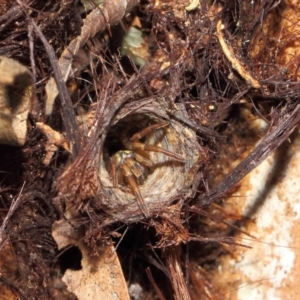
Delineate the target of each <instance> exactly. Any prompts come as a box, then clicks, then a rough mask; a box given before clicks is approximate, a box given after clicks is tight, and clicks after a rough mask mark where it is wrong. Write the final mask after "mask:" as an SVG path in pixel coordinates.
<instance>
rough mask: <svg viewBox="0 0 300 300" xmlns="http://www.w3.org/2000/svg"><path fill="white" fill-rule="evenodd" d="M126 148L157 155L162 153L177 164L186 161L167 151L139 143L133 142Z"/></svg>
mask: <svg viewBox="0 0 300 300" xmlns="http://www.w3.org/2000/svg"><path fill="white" fill-rule="evenodd" d="M128 147H130V149H131V150H142V151H153V152H157V153H163V154H165V155H167V156H169V157H171V158H173V159H175V160H177V161H179V162H186V160H185V159H184V158H183V157H181V156H180V155H178V154H176V153H174V152H171V151H168V150H166V149H164V148H161V147H157V146H153V145H147V144H143V143H140V142H133V143H131V144H130V145H128Z"/></svg>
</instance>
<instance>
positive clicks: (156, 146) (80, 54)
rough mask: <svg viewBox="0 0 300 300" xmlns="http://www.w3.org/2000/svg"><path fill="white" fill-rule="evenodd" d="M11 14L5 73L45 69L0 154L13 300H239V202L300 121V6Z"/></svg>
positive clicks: (67, 3) (40, 7) (0, 232)
mask: <svg viewBox="0 0 300 300" xmlns="http://www.w3.org/2000/svg"><path fill="white" fill-rule="evenodd" d="M4 3H5V5H2V6H0V11H1V15H0V32H1V37H0V55H1V56H3V58H1V62H3V61H10V62H13V64H16V62H15V61H18V62H19V63H21V64H22V65H24V66H26V68H28V69H29V70H30V71H28V70H27V69H26V68H25V67H24V70H25V71H24V73H25V74H26V78H27V79H26V85H25V87H24V85H20V84H18V81H16V80H14V89H15V90H18V92H17V95H18V97H20V99H18V100H20V101H21V100H22V99H24V97H25V102H26V104H24V106H22V111H21V112H20V113H19V112H14V111H13V109H12V107H11V105H10V104H9V101H2V102H3V103H1V105H2V107H3V109H2V112H1V114H2V115H3V116H5V117H7V116H8V117H9V118H8V119H7V121H2V119H1V123H0V125H1V127H2V128H1V129H3V128H5V132H8V131H9V130H11V127H12V122H14V121H11V120H12V119H11V117H16V119H17V120H18V122H20V121H22V122H23V123H22V124H24V123H25V120H26V121H27V124H26V126H25V127H24V126H23V127H22V137H18V138H13V139H10V141H9V142H8V143H7V144H9V145H18V146H22V147H12V146H7V145H1V147H0V151H1V156H0V176H1V186H0V200H1V201H0V207H1V209H0V218H1V220H2V226H1V229H0V250H1V251H0V257H1V259H0V261H3V262H4V261H6V262H11V263H1V264H0V286H1V289H3V291H5V293H7V296H6V298H5V299H14V298H15V299H76V298H77V299H88V298H84V297H86V296H85V295H86V294H87V293H89V288H90V289H91V291H90V292H91V293H92V292H93V293H96V295H94V296H93V298H95V297H99V295H100V294H99V293H100V292H97V291H98V290H97V288H99V289H100V290H101V289H102V290H105V293H106V292H107V295H110V296H107V297H108V298H109V297H112V296H111V295H113V294H114V295H120V296H119V298H120V299H129V297H131V299H139V298H143V299H146V298H147V299H158V298H159V299H199V298H201V299H218V298H220V299H224V293H223V291H222V290H220V289H221V286H224V284H221V285H218V283H217V282H216V281H214V277H213V274H214V270H216V269H217V267H218V261H219V259H220V257H222V255H224V254H230V253H231V250H232V249H233V248H234V247H243V246H244V247H245V245H243V243H241V242H239V241H238V240H236V239H235V238H234V232H236V231H238V232H241V233H243V234H248V233H247V232H245V231H243V230H242V229H240V228H239V224H238V223H237V221H241V219H242V216H240V215H238V214H235V213H234V212H229V211H226V210H225V209H224V208H223V207H224V206H225V204H226V198H227V197H230V195H231V194H232V193H233V192H234V190H235V189H238V187H239V182H240V180H241V179H242V178H243V177H244V176H245V175H246V174H248V173H249V172H250V171H251V170H253V169H254V168H255V167H256V166H258V165H259V164H260V163H261V162H262V161H263V160H264V159H266V158H267V157H268V155H269V154H270V153H272V152H273V151H274V150H276V149H277V148H278V147H279V146H280V145H281V144H282V143H283V142H284V141H285V140H287V139H288V138H289V136H290V135H291V133H292V132H293V130H294V129H295V127H296V126H297V124H298V122H299V121H300V104H299V101H298V98H299V87H300V85H299V83H298V81H297V79H298V77H297V74H298V68H297V67H296V62H297V61H298V60H297V59H298V56H299V54H298V48H297V47H294V48H293V47H292V44H295V45H296V46H297V42H296V40H297V38H296V36H297V34H296V33H294V32H292V31H289V35H290V37H285V36H284V35H282V34H279V37H280V38H275V36H277V35H275V33H274V32H273V25H272V24H274V20H276V22H277V20H279V19H280V18H282V20H287V19H288V20H290V21H287V22H284V21H282V20H281V22H279V23H278V24H280V25H279V26H280V28H281V30H280V32H283V31H284V30H285V29H284V28H285V26H288V27H289V28H290V25H291V24H294V23H295V22H294V21H293V20H294V16H292V10H291V9H290V7H289V5H290V4H289V1H287V0H286V1H272V0H265V1H256V2H253V1H252V2H250V1H229V0H228V1H227V0H226V1H217V2H212V1H209V0H202V1H177V0H173V1H156V0H153V1H152V0H151V1H137V0H128V1H125V0H124V1H108V0H107V1H100V3H99V1H86V0H85V1H83V0H82V1H75V0H74V1H73V0H64V1H63V0H55V1H50V0H47V1H38V0H20V1H4ZM276 22H275V23H276ZM289 30H290V29H289ZM295 30H296V31H297V27H295ZM277 32H279V31H277ZM284 38H287V39H286V40H285V41H283V40H284ZM276 39H277V40H276ZM286 45H288V47H289V49H288V50H286V48H285V46H286ZM270 49H272V51H270ZM274 53H277V54H278V56H276V55H275V54H274ZM284 53H287V54H286V55H287V56H289V57H290V56H291V53H293V60H292V62H291V63H289V62H290V61H291V60H290V58H287V57H286V56H285V54H284ZM279 54H280V55H282V56H280V55H279ZM274 55H275V56H274ZM19 63H18V66H19ZM0 67H1V64H0ZM22 68H23V67H22ZM2 81H3V80H1V85H2ZM23 82H25V81H23ZM15 84H17V85H18V86H17V87H15ZM20 87H21V91H19V89H20ZM18 97H17V98H18ZM4 102H5V103H4ZM4 106H5V107H4ZM19 114H22V116H21V118H20V117H19ZM249 116H251V118H249ZM250 119H251V120H253V119H257V120H263V121H262V122H261V123H260V124H262V123H263V124H264V126H265V127H267V129H266V130H260V129H259V130H256V129H254V126H253V122H252V121H250ZM258 123H259V122H258ZM153 128H154V129H153ZM152 129H153V130H152ZM26 133H27V135H26ZM141 133H143V134H141ZM5 134H6V133H5ZM139 134H140V136H139ZM25 135H26V140H25V139H24V137H25ZM245 137H246V138H245ZM0 139H1V140H4V138H2V136H1V137H0ZM256 143H257V145H256ZM255 145H256V146H255ZM114 159H119V161H118V164H115V165H114V164H113V163H112V161H113V160H114ZM236 161H239V162H240V163H239V164H238V165H237V166H234V167H233V162H236ZM126 170H127V171H126ZM128 170H129V171H128ZM125 171H126V172H125ZM113 249H115V250H113ZM76 253H77V254H76ZM68 257H70V259H69V258H68ZM118 259H119V260H120V263H121V264H119V262H118ZM110 260H111V261H113V265H110V263H108V261H110ZM120 266H122V269H121V267H120ZM93 268H95V269H97V268H98V270H94V269H93ZM101 268H103V270H104V269H105V270H106V271H107V270H111V269H113V268H114V271H111V272H110V271H108V272H107V277H105V276H103V275H101V276H100V275H99V272H102V271H100V270H102V269H101ZM71 269H73V270H74V269H75V270H77V271H71ZM103 272H104V271H103ZM116 274H117V275H116ZM81 276H83V277H84V278H85V280H86V281H84V282H85V283H84V282H83V280H81V279H80V278H81ZM83 277H82V278H83ZM104 277H105V278H104ZM95 278H96V279H95ZM116 278H118V280H119V281H118V282H119V283H116V281H114V280H115V279H116ZM105 280H106V281H105ZM224 280H225V279H224ZM91 282H92V284H93V285H95V286H93V287H92V288H91ZM109 282H113V283H114V284H111V285H110V284H109ZM126 283H127V285H128V290H126ZM96 286H97V287H96ZM82 291H84V292H83V294H84V296H82ZM5 293H3V295H4V294H5ZM5 295H6V294H5ZM90 295H92V294H90ZM121 295H123V296H121ZM103 297H105V296H103Z"/></svg>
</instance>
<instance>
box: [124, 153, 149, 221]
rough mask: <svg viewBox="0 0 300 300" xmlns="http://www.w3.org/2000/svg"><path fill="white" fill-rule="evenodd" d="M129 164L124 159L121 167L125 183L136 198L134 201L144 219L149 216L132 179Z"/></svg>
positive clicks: (136, 185)
mask: <svg viewBox="0 0 300 300" xmlns="http://www.w3.org/2000/svg"><path fill="white" fill-rule="evenodd" d="M129 164H130V162H128V160H127V159H125V161H124V164H123V165H122V169H123V173H124V176H125V177H126V179H127V182H128V184H129V185H130V187H131V190H132V193H133V194H134V195H135V196H136V199H137V202H138V205H139V207H140V209H141V211H142V212H143V214H144V215H145V217H148V216H149V212H148V209H147V207H146V204H145V201H144V199H143V196H142V194H141V191H140V189H139V187H138V184H137V182H136V181H135V179H134V176H133V173H132V171H131V170H130V166H129Z"/></svg>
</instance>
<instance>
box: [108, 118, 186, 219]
mask: <svg viewBox="0 0 300 300" xmlns="http://www.w3.org/2000/svg"><path fill="white" fill-rule="evenodd" d="M168 125H169V123H168V122H161V123H157V124H154V125H150V126H148V127H146V128H144V129H143V130H141V131H139V132H137V133H135V134H133V135H132V136H131V137H130V138H128V137H127V135H126V133H127V132H126V131H123V133H122V134H121V135H120V138H121V140H122V143H123V145H124V147H125V148H126V149H127V150H120V151H118V152H116V153H115V154H114V155H113V156H112V157H111V177H112V182H113V186H114V187H116V186H117V185H118V184H123V183H124V182H126V183H127V184H128V185H129V186H130V188H131V191H132V193H133V194H134V195H135V197H136V199H137V202H138V204H139V207H140V209H141V211H142V212H143V214H144V215H145V216H146V217H147V216H148V215H149V213H148V209H147V206H146V204H145V201H144V199H143V196H142V194H141V192H140V189H139V185H141V184H143V182H144V180H145V178H146V176H147V173H148V172H149V171H151V169H152V168H153V167H154V162H153V161H152V160H151V158H150V155H149V151H150V152H151V151H152V152H157V153H162V154H164V155H166V156H168V157H170V158H172V159H173V160H176V161H179V162H181V163H185V161H186V160H185V159H184V158H183V157H181V156H180V155H177V154H176V153H173V152H171V151H168V150H166V149H164V148H162V147H158V146H155V145H149V144H147V143H142V142H140V140H141V139H143V138H144V137H145V136H146V135H147V134H150V133H151V132H153V131H155V130H157V129H159V128H163V127H166V126H168Z"/></svg>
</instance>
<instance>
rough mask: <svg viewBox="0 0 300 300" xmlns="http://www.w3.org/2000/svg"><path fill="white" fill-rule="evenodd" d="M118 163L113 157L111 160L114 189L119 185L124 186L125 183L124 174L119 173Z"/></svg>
mask: <svg viewBox="0 0 300 300" xmlns="http://www.w3.org/2000/svg"><path fill="white" fill-rule="evenodd" d="M118 163H119V162H118V161H117V158H116V157H112V158H111V159H110V174H111V177H112V184H113V187H116V186H117V184H118V183H120V184H122V183H123V181H124V180H123V173H122V172H118V171H117V169H118Z"/></svg>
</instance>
